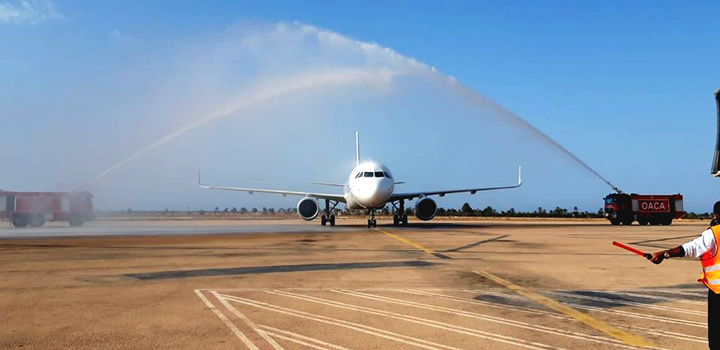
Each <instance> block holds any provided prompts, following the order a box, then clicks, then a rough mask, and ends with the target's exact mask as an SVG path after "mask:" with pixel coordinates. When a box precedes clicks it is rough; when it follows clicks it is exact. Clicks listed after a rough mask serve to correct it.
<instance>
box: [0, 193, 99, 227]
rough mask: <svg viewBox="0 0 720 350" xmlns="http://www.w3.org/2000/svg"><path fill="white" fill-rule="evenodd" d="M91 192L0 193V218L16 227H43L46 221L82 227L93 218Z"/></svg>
mask: <svg viewBox="0 0 720 350" xmlns="http://www.w3.org/2000/svg"><path fill="white" fill-rule="evenodd" d="M92 198H93V196H92V194H90V193H89V192H85V191H82V192H7V191H1V190H0V218H2V219H5V220H10V222H11V223H12V225H13V226H15V227H25V226H28V225H30V226H33V227H40V226H42V225H45V222H46V221H68V222H70V225H71V226H82V224H83V223H85V222H86V221H90V220H92V219H93V218H94V212H93V205H92Z"/></svg>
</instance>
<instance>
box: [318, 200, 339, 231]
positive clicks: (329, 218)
mask: <svg viewBox="0 0 720 350" xmlns="http://www.w3.org/2000/svg"><path fill="white" fill-rule="evenodd" d="M338 203H339V202H335V204H333V205H332V207H331V206H330V200H329V199H326V200H325V214H324V215H323V216H321V217H320V225H323V226H325V225H327V224H328V223H329V224H330V226H335V215H332V214H331V213H332V212H333V210H335V207H337V205H338Z"/></svg>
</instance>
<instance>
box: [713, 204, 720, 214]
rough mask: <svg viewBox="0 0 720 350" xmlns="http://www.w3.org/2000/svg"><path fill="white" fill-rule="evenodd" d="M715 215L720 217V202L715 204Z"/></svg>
mask: <svg viewBox="0 0 720 350" xmlns="http://www.w3.org/2000/svg"><path fill="white" fill-rule="evenodd" d="M713 213H714V214H715V215H717V216H720V201H717V202H715V205H713Z"/></svg>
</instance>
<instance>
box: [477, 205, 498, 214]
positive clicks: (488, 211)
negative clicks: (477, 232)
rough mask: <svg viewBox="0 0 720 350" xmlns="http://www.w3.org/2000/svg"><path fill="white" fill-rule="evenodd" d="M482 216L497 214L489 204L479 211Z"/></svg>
mask: <svg viewBox="0 0 720 350" xmlns="http://www.w3.org/2000/svg"><path fill="white" fill-rule="evenodd" d="M480 213H481V214H482V216H497V211H496V210H495V208H493V207H491V206H489V205H488V206H487V207H486V208H485V209H483V210H482V211H481V212H480Z"/></svg>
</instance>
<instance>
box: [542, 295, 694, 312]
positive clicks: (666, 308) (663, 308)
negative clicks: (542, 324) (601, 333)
mask: <svg viewBox="0 0 720 350" xmlns="http://www.w3.org/2000/svg"><path fill="white" fill-rule="evenodd" d="M549 294H555V295H561V296H565V297H570V298H575V299H582V300H591V301H597V302H602V303H613V304H620V305H627V306H636V307H642V308H647V309H653V310H659V311H668V312H676V313H680V314H687V315H694V316H703V317H707V312H704V311H694V310H685V309H678V308H674V307H669V306H661V305H653V304H647V303H639V302H635V301H627V300H617V299H610V298H603V297H594V296H589V295H582V294H575V293H569V292H549Z"/></svg>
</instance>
